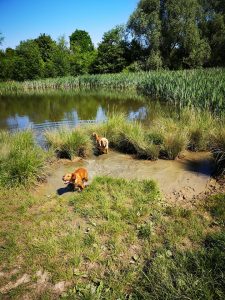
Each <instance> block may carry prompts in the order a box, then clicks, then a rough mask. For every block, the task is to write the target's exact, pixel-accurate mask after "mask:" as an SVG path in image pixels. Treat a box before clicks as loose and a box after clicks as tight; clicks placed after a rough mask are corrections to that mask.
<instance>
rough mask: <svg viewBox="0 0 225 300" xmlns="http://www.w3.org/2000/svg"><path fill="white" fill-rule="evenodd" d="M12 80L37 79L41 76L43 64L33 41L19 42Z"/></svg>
mask: <svg viewBox="0 0 225 300" xmlns="http://www.w3.org/2000/svg"><path fill="white" fill-rule="evenodd" d="M13 64H14V72H13V74H14V75H13V79H15V80H25V79H38V78H41V77H42V76H43V69H44V63H43V60H42V57H41V53H40V50H39V48H38V45H37V43H36V42H35V41H34V40H27V41H23V42H20V44H19V46H17V47H16V55H15V57H14V61H13Z"/></svg>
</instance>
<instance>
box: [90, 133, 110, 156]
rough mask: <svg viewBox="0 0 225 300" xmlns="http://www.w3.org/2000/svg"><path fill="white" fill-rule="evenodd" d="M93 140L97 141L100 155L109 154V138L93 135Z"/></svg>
mask: <svg viewBox="0 0 225 300" xmlns="http://www.w3.org/2000/svg"><path fill="white" fill-rule="evenodd" d="M92 136H93V138H94V139H95V142H96V146H97V149H98V151H99V153H100V154H103V153H106V154H107V153H108V150H109V141H108V140H107V138H105V137H102V136H99V135H98V134H97V133H95V132H94V133H93V134H92Z"/></svg>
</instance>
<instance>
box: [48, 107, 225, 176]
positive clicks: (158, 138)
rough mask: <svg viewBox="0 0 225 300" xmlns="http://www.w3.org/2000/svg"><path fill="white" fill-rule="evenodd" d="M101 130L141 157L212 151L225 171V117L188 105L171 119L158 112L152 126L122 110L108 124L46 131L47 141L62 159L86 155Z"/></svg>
mask: <svg viewBox="0 0 225 300" xmlns="http://www.w3.org/2000/svg"><path fill="white" fill-rule="evenodd" d="M93 132H97V133H98V134H100V135H102V136H106V137H107V138H108V139H109V142H110V147H111V148H113V149H116V150H118V151H121V152H123V153H129V154H134V155H135V156H136V157H137V158H140V159H149V160H156V159H158V158H163V159H171V160H173V159H175V158H177V157H178V156H179V154H180V153H181V152H182V151H184V150H191V151H211V152H212V153H213V155H214V157H215V159H216V160H215V161H216V163H217V169H218V172H219V173H221V172H223V170H224V166H225V165H224V161H225V159H224V158H225V147H224V146H225V144H224V141H225V136H224V133H225V132H224V119H223V118H217V117H213V115H212V114H211V113H209V112H207V111H205V112H201V111H200V110H194V109H189V108H184V109H182V110H181V112H180V114H179V115H177V116H175V117H173V118H170V117H166V116H163V115H160V114H159V115H157V116H155V118H154V119H153V120H152V123H151V126H149V127H146V126H144V125H143V124H141V123H140V122H138V121H132V122H131V121H129V120H127V118H126V116H125V115H124V114H122V113H113V114H111V115H110V116H109V118H108V120H107V121H106V122H104V123H99V124H95V125H87V126H84V127H79V128H75V129H73V130H71V129H67V128H61V129H58V130H53V131H46V133H45V137H46V140H47V144H48V145H49V146H50V148H51V149H53V150H54V151H55V152H56V154H57V156H58V157H59V158H60V157H61V158H62V157H65V158H69V159H72V158H73V157H74V156H81V157H86V156H88V155H90V154H91V152H92V151H91V149H92V147H93V143H92V140H91V135H92V133H93Z"/></svg>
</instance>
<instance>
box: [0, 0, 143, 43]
mask: <svg viewBox="0 0 225 300" xmlns="http://www.w3.org/2000/svg"><path fill="white" fill-rule="evenodd" d="M137 3H138V0H0V12H1V16H0V32H1V33H2V34H3V36H4V41H3V45H2V47H3V48H4V49H5V48H7V47H11V48H15V46H17V45H18V44H19V42H20V41H21V40H26V39H32V38H36V37H38V35H39V34H40V33H46V34H50V35H51V37H52V38H53V39H55V40H56V39H57V38H58V37H59V36H60V35H65V36H66V39H67V40H68V36H69V35H71V33H72V32H73V31H74V30H76V29H82V30H86V31H87V32H88V33H89V34H90V36H91V38H92V41H93V42H94V44H95V45H97V43H99V42H100V41H101V38H102V36H103V33H104V32H106V31H108V30H110V29H112V28H113V27H114V26H115V25H120V24H125V23H126V22H127V20H128V18H129V16H130V14H131V13H132V12H133V11H134V9H135V8H136V6H137Z"/></svg>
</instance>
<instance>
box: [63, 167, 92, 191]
mask: <svg viewBox="0 0 225 300" xmlns="http://www.w3.org/2000/svg"><path fill="white" fill-rule="evenodd" d="M62 180H63V182H64V183H65V184H72V185H73V187H74V189H75V188H78V189H79V191H82V190H83V189H84V187H85V185H84V182H87V181H88V172H87V169H85V168H79V169H77V170H75V171H74V172H73V173H67V174H65V175H64V176H63V177H62Z"/></svg>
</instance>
